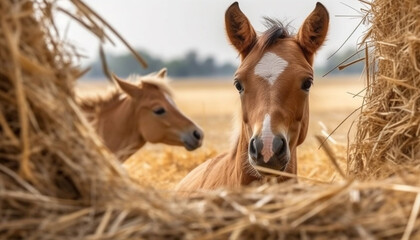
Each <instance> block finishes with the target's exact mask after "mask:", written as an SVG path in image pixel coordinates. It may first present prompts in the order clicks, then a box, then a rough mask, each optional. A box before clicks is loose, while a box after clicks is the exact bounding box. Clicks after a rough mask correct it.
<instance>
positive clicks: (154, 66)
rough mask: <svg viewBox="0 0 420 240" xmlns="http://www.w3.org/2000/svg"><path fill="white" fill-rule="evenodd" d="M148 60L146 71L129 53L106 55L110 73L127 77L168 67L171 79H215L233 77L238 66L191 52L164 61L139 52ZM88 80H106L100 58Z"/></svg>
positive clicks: (94, 64)
mask: <svg viewBox="0 0 420 240" xmlns="http://www.w3.org/2000/svg"><path fill="white" fill-rule="evenodd" d="M138 52H139V54H140V55H141V56H142V57H143V58H144V59H145V60H146V62H147V63H148V65H149V67H148V68H146V69H144V68H142V67H141V66H140V65H139V63H138V62H137V61H136V60H135V59H134V58H133V56H132V55H131V54H129V53H127V54H120V55H113V54H106V57H105V58H106V61H107V64H108V68H109V70H110V71H112V72H114V73H115V74H117V75H118V76H121V77H127V76H128V75H130V74H140V75H146V74H149V73H152V72H157V71H159V70H160V69H162V68H164V67H166V68H167V69H168V75H169V76H170V77H214V76H232V75H233V74H234V72H235V71H236V66H235V65H233V64H231V63H224V64H218V63H216V60H215V59H214V57H212V56H208V57H206V58H204V59H200V58H199V56H198V53H197V52H196V51H189V52H188V53H187V54H185V55H184V56H183V57H180V58H175V59H172V60H169V61H164V60H162V59H161V58H159V57H155V56H153V55H151V54H149V53H148V52H147V51H138ZM86 77H87V78H104V77H105V76H104V73H103V70H102V62H101V60H100V59H99V58H98V59H96V60H95V61H94V62H93V63H92V64H91V70H90V71H89V72H88V73H87V74H86Z"/></svg>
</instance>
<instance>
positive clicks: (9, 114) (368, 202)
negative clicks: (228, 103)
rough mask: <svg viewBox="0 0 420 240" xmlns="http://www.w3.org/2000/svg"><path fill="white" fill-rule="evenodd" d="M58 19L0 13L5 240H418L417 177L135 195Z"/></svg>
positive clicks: (48, 4) (32, 4) (21, 9)
mask: <svg viewBox="0 0 420 240" xmlns="http://www.w3.org/2000/svg"><path fill="white" fill-rule="evenodd" d="M377 2H378V4H379V3H380V2H381V1H377ZM390 2H391V1H390ZM71 3H72V4H73V5H74V7H75V9H77V11H78V15H74V17H75V19H77V20H79V21H83V23H84V25H86V26H87V27H88V28H90V29H91V30H92V32H94V34H96V35H97V36H98V37H101V38H103V39H105V38H107V37H105V34H104V32H103V31H102V30H101V29H102V28H99V27H98V26H102V25H106V24H104V23H103V22H102V21H100V20H99V18H98V17H97V16H95V14H94V13H93V12H91V11H90V10H89V9H88V8H87V7H86V6H85V5H84V4H83V3H82V2H80V1H79V0H72V1H71ZM54 7H55V2H53V1H47V0H45V1H27V0H5V1H1V2H0V19H1V31H0V61H1V65H0V66H1V68H0V238H8V239H22V238H24V239H29V238H31V239H80V238H85V239H127V238H135V239H139V238H141V239H227V238H230V239H300V238H302V239H376V238H389V239H393V238H401V237H403V239H408V238H410V237H412V238H413V239H415V238H416V239H419V238H420V231H419V228H420V220H419V218H418V213H419V209H420V179H419V178H418V174H419V173H420V170H419V169H418V168H413V169H411V170H410V171H408V170H407V171H406V172H405V173H404V175H401V176H397V175H396V176H394V177H392V178H387V179H384V180H380V181H371V182H357V181H343V182H336V183H328V184H327V183H326V184H324V183H319V182H312V181H310V180H305V181H301V182H300V183H294V182H285V183H282V184H273V183H271V182H268V183H265V184H263V185H259V186H251V187H248V188H243V189H237V190H235V191H227V190H219V191H215V192H206V193H204V192H203V193H202V194H199V195H198V196H196V197H195V198H192V199H180V198H177V197H176V196H174V195H173V193H171V192H157V191H156V190H150V189H145V188H144V187H140V186H139V185H137V184H136V183H135V182H134V181H132V180H131V179H130V178H129V177H127V174H126V173H125V172H124V170H123V169H122V168H121V167H120V166H119V165H118V164H117V162H116V160H115V159H114V157H113V156H112V155H110V154H109V153H108V151H107V150H106V149H104V147H103V146H102V145H101V143H100V142H99V141H98V139H97V137H96V136H95V134H93V132H92V130H91V128H90V127H89V126H88V124H86V121H85V119H84V118H83V116H82V115H81V114H80V110H79V109H78V108H77V106H76V105H75V104H74V96H73V93H72V85H73V82H74V80H75V79H76V78H77V76H78V75H79V74H80V72H79V71H78V70H77V69H76V68H74V67H73V66H72V60H74V57H75V56H77V54H76V53H74V52H73V50H72V48H71V47H70V48H69V47H68V45H65V44H64V43H62V42H60V41H58V40H57V39H59V38H58V36H57V32H56V31H55V29H54V23H53V22H52V14H53V12H51V11H52V10H54ZM417 9H418V8H417ZM404 16H406V15H404ZM95 26H96V27H95ZM407 84H408V83H407Z"/></svg>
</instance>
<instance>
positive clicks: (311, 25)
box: [296, 2, 330, 64]
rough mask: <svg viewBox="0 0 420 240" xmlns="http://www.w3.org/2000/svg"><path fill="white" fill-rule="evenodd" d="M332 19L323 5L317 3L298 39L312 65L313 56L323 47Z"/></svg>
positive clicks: (300, 30) (302, 27) (301, 28)
mask: <svg viewBox="0 0 420 240" xmlns="http://www.w3.org/2000/svg"><path fill="white" fill-rule="evenodd" d="M329 21H330V17H329V15H328V11H327V9H326V8H325V7H324V5H322V4H321V3H319V2H318V3H316V7H315V9H314V10H313V11H312V13H311V14H310V15H309V16H308V17H307V18H306V19H305V22H304V23H303V25H302V26H301V27H300V29H299V33H298V34H297V36H296V38H297V41H298V43H299V45H300V46H301V47H302V49H303V50H304V52H305V55H306V56H307V58H308V60H309V62H310V63H311V64H312V62H313V55H314V54H315V52H316V51H317V50H318V49H319V47H321V45H322V43H323V42H324V40H325V37H326V36H327V32H328V23H329Z"/></svg>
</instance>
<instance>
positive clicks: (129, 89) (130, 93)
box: [112, 74, 141, 97]
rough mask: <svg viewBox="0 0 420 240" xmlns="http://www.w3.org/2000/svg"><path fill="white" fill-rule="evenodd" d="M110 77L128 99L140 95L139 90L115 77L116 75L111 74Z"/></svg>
mask: <svg viewBox="0 0 420 240" xmlns="http://www.w3.org/2000/svg"><path fill="white" fill-rule="evenodd" d="M112 77H113V78H114V79H115V81H116V82H117V84H118V86H119V87H120V88H121V89H122V90H123V91H124V92H125V93H126V94H127V95H128V96H130V97H139V96H140V95H141V89H140V88H139V87H138V86H136V85H134V84H132V83H129V82H127V81H124V80H122V79H121V78H119V77H117V75H115V74H112Z"/></svg>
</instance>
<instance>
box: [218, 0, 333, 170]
mask: <svg viewBox="0 0 420 240" xmlns="http://www.w3.org/2000/svg"><path fill="white" fill-rule="evenodd" d="M328 22H329V16H328V12H327V10H326V9H325V7H324V6H323V5H322V4H320V3H317V4H316V7H315V9H314V10H313V12H312V13H311V14H310V15H309V16H308V17H307V18H306V20H305V22H304V23H303V25H302V26H301V28H300V30H299V32H298V34H297V35H296V36H290V35H289V33H288V32H287V30H286V29H285V28H284V27H283V26H282V25H281V24H280V23H278V22H276V21H273V20H268V23H269V28H268V30H267V31H266V32H264V33H263V34H262V35H261V36H258V35H257V34H256V32H255V30H254V28H253V27H252V25H251V24H250V23H249V21H248V19H247V17H246V16H245V15H244V14H243V13H242V12H241V10H240V9H239V6H238V3H234V4H232V5H231V6H230V7H229V9H228V10H227V11H226V15H225V24H226V31H227V35H228V37H229V40H230V42H231V43H232V44H233V46H234V47H235V48H236V49H237V51H238V52H239V54H240V56H241V64H240V66H239V68H238V70H237V72H236V73H235V80H234V86H235V88H236V89H237V90H238V92H239V95H240V98H241V105H242V121H243V125H244V126H245V136H247V138H248V140H247V141H249V144H248V145H249V147H248V156H249V157H248V159H249V162H250V164H251V165H252V166H262V167H267V168H272V169H275V170H280V171H288V172H293V170H292V168H293V167H290V166H289V165H292V164H295V163H291V162H290V160H291V152H292V154H294V153H293V151H295V148H296V146H297V145H300V144H301V143H302V142H303V141H304V139H305V137H306V133H307V129H308V120H309V119H308V118H309V116H308V114H309V112H308V109H309V104H308V94H309V90H310V87H311V85H312V81H313V69H312V63H313V58H314V54H315V52H316V51H317V50H318V48H319V47H320V46H321V45H322V43H323V42H324V40H325V37H326V34H327V31H328Z"/></svg>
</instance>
